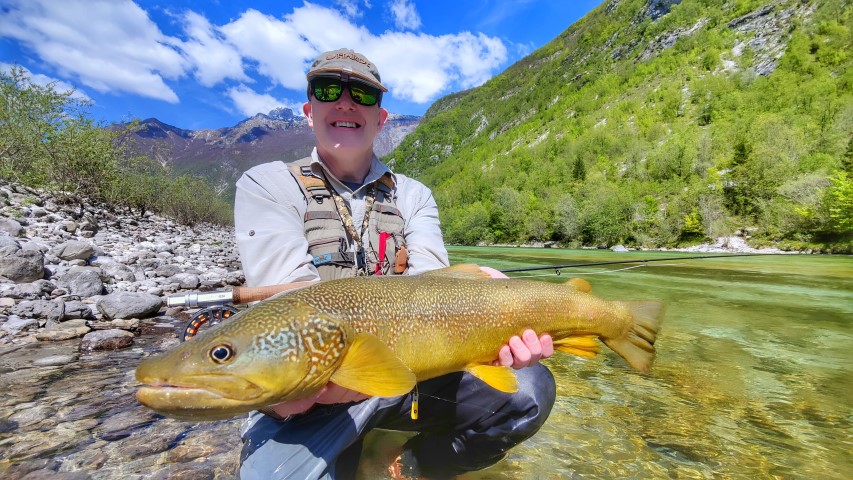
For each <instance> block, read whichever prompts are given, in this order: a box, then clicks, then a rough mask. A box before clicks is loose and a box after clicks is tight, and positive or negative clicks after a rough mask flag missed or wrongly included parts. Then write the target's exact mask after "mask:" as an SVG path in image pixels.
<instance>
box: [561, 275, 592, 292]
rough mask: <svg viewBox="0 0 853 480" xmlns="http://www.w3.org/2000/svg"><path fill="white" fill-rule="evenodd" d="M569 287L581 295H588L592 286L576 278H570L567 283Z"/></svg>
mask: <svg viewBox="0 0 853 480" xmlns="http://www.w3.org/2000/svg"><path fill="white" fill-rule="evenodd" d="M567 283H568V284H569V285H571V286H572V287H574V288H575V290H577V291H579V292H583V293H589V292H591V291H592V285H590V284H589V282H587V281H586V280H584V279H582V278H578V277H574V278H570V279H569V281H568V282H567Z"/></svg>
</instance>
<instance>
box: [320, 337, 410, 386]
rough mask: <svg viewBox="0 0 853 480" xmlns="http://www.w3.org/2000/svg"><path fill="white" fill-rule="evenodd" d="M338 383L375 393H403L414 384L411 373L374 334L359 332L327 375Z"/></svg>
mask: <svg viewBox="0 0 853 480" xmlns="http://www.w3.org/2000/svg"><path fill="white" fill-rule="evenodd" d="M330 380H331V381H333V382H335V383H337V384H338V385H340V386H342V387H344V388H348V389H350V390H355V391H357V392H361V393H363V394H365V395H370V396H375V397H395V396H397V395H405V394H407V393H409V392H410V391H412V389H413V388H415V383H416V382H417V380H416V379H415V374H414V373H412V371H411V370H410V369H409V367H407V366H406V365H405V364H404V363H403V362H402V360H400V359H399V358H398V357H397V355H395V354H394V352H392V351H391V349H390V348H388V346H387V345H385V344H384V343H382V342H381V341H379V339H378V338H376V337H374V336H373V335H370V334H366V333H359V334H358V335H356V337H355V339H354V340H353V343H352V345H350V348H349V350H347V353H346V356H344V359H343V361H342V362H341V365H340V367H338V369H337V370H335V373H333V374H332V377H331V378H330Z"/></svg>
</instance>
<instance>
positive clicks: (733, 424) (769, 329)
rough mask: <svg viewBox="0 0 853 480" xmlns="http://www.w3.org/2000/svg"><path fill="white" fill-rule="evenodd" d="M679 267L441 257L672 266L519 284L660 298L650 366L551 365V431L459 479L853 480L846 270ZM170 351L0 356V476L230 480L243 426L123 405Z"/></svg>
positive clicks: (152, 340) (460, 251)
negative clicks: (151, 357) (661, 315)
mask: <svg viewBox="0 0 853 480" xmlns="http://www.w3.org/2000/svg"><path fill="white" fill-rule="evenodd" d="M691 256H695V255H690V254H678V253H672V252H628V253H614V252H609V251H589V250H560V249H528V248H509V247H507V248H462V247H454V248H451V259H452V262H453V263H464V262H474V263H479V264H481V265H489V266H492V267H495V268H498V269H509V268H516V267H525V266H532V265H558V264H568V263H586V262H604V261H618V260H626V259H640V258H645V259H654V258H669V257H686V258H685V259H681V260H667V261H661V262H650V263H645V264H625V265H607V266H595V267H583V268H565V269H563V270H561V271H560V275H555V274H554V273H555V272H554V271H553V270H550V271H541V272H529V273H527V275H543V274H544V275H543V276H536V277H533V278H534V279H536V280H541V281H555V282H561V281H565V279H567V278H568V277H571V276H579V277H583V278H585V279H587V280H589V281H590V282H591V284H592V286H593V293H595V294H596V295H598V296H600V297H603V298H607V299H619V300H629V299H637V300H639V299H660V300H663V301H664V302H665V303H666V304H667V314H666V320H665V322H664V327H663V331H662V332H661V335H660V336H659V337H658V342H657V344H656V346H657V348H658V358H657V362H656V364H655V366H654V368H653V370H652V373H651V374H649V375H644V374H640V373H637V372H635V371H633V370H631V369H630V368H629V367H627V366H626V365H625V363H624V362H623V361H622V360H621V359H619V358H618V357H617V356H616V355H615V354H614V353H612V352H610V351H609V350H607V349H606V348H605V349H604V350H605V351H604V353H603V354H602V355H599V356H598V357H597V358H595V359H591V360H586V359H582V358H577V357H573V356H569V355H565V354H561V353H557V354H555V355H554V356H553V357H552V358H551V359H549V360H547V365H548V366H549V367H550V368H551V370H552V371H553V372H554V374H555V377H556V378H557V385H558V398H557V402H556V405H555V407H554V410H553V411H552V413H551V416H550V418H549V420H548V422H547V423H546V424H545V426H544V427H543V428H542V430H540V432H539V433H538V434H537V435H535V436H534V437H533V438H531V439H529V440H528V441H526V442H525V443H523V444H522V445H520V446H518V447H516V448H515V449H513V450H512V451H511V452H510V453H509V455H508V456H507V458H506V459H505V460H504V461H502V462H500V463H499V464H497V465H495V466H493V467H491V468H489V469H487V470H485V471H482V472H476V473H472V474H468V475H466V476H465V478H469V479H487V478H488V479H492V478H494V479H516V478H525V479H528V478H535V479H538V478H541V479H562V478H581V479H594V478H732V479H734V478H743V479H753V478H767V479H771V478H774V479H775V478H786V479H789V478H803V479H811V478H822V479H824V478H828V479H846V478H851V477H853V461H851V458H853V457H851V455H850V451H851V450H853V448H851V447H853V445H851V433H852V432H851V420H853V327H851V319H853V257H849V256H806V255H779V256H776V255H773V256H749V257H739V258H705V259H695V260H689V259H687V258H689V257H691ZM513 275H521V274H513ZM176 342H177V340H175V339H174V338H171V337H169V336H165V337H163V336H161V337H157V336H150V335H149V336H142V337H138V338H137V341H136V344H135V346H134V347H132V348H130V349H127V350H124V351H119V352H111V353H96V354H78V353H76V352H75V351H74V348H73V347H74V345H75V344H74V343H73V342H56V343H51V344H44V343H39V344H28V345H23V346H20V347H12V348H6V349H5V350H4V351H2V352H0V408H2V410H0V477H2V478H10V479H13V478H23V477H24V476H25V475H27V474H28V473H29V474H30V475H31V478H58V479H73V480H77V479H86V478H94V479H101V478H103V479H114V478H115V479H118V478H122V479H124V478H138V479H143V478H145V479H148V478H186V479H196V478H199V479H200V478H205V479H206V478H223V479H224V478H234V476H235V467H236V462H237V454H238V450H239V437H238V435H237V429H238V427H239V420H230V421H223V422H210V423H200V424H193V423H185V422H177V421H173V420H169V419H163V418H162V417H160V416H158V415H155V414H152V413H150V412H148V411H146V410H145V409H143V408H142V407H140V406H139V405H137V404H136V402H135V400H134V398H133V392H134V390H135V388H136V383H135V381H134V380H133V369H134V368H135V366H136V364H137V363H138V361H139V359H140V358H142V357H143V356H144V355H148V354H150V353H151V352H154V351H158V350H162V349H164V348H168V347H169V346H171V345H174V344H175V343H176ZM63 356H64V357H66V358H67V357H69V356H71V357H73V358H75V360H74V361H73V362H68V361H63V360H62V358H63ZM405 438H406V437H405V435H404V434H400V433H394V432H374V433H371V434H370V435H369V437H368V440H367V442H366V444H365V451H364V455H363V457H362V465H361V468H360V472H359V473H360V475H359V476H360V477H361V478H365V479H369V478H382V476H383V475H384V468H385V466H386V465H387V457H388V455H389V452H393V451H394V448H395V447H396V446H397V445H399V444H401V443H402V442H403V441H404V440H405ZM51 472H59V473H58V474H53V476H51V475H50V474H51ZM33 475H35V477H33ZM38 475H43V477H42V476H38Z"/></svg>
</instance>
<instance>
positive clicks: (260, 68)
mask: <svg viewBox="0 0 853 480" xmlns="http://www.w3.org/2000/svg"><path fill="white" fill-rule="evenodd" d="M0 2H2V3H3V9H4V10H3V15H0V37H8V38H12V39H15V40H17V41H19V42H20V43H21V44H22V45H23V47H24V48H25V49H28V50H29V51H30V52H32V53H33V54H34V56H37V57H38V60H39V61H40V62H42V63H43V64H45V65H48V66H50V67H51V68H54V69H55V70H56V72H57V75H58V76H59V77H60V78H65V79H72V80H73V83H77V84H81V85H84V86H86V87H89V88H92V89H95V90H97V91H101V92H127V93H131V94H136V95H141V96H145V97H148V98H155V99H159V100H164V101H167V102H174V103H177V102H178V97H177V94H176V93H175V91H174V90H173V89H172V87H171V86H170V85H168V84H167V81H168V82H177V81H179V80H181V81H183V80H184V79H186V78H188V75H189V74H192V76H193V77H194V79H195V81H196V82H197V83H198V84H199V85H201V86H203V87H213V86H216V85H221V84H223V83H224V84H225V88H226V89H227V88H229V87H230V90H228V91H227V94H228V95H227V97H228V98H230V99H231V100H232V101H234V102H235V105H237V108H239V109H240V110H241V111H243V112H246V111H247V110H251V111H252V114H254V113H257V112H259V111H260V112H266V111H269V109H270V108H267V107H268V106H270V105H281V104H282V103H283V102H281V101H278V100H276V99H275V98H273V97H272V96H269V95H265V94H258V93H255V92H254V91H252V90H251V89H249V88H248V87H246V85H247V84H250V83H252V82H253V81H254V80H259V81H260V84H262V85H263V84H266V83H267V81H268V82H270V83H271V84H272V85H274V86H281V87H284V88H286V89H290V90H294V91H296V92H298V95H299V96H298V98H299V100H301V99H302V96H303V95H304V94H303V93H302V92H304V90H305V73H306V71H307V70H308V68H309V66H310V64H311V62H312V61H313V60H314V58H316V56H317V55H319V54H320V53H321V52H324V51H327V50H334V49H338V48H351V49H353V50H356V51H358V52H361V53H363V54H365V55H367V57H368V58H370V59H371V60H372V61H374V62H375V63H376V64H377V66H378V67H379V70H380V72H381V73H382V81H383V83H384V84H386V86H388V87H389V88H390V90H391V92H390V95H391V96H392V97H394V98H397V99H402V100H407V101H412V102H416V103H427V102H430V101H432V100H435V99H436V98H437V97H438V96H440V95H442V94H445V93H447V92H449V91H453V90H458V89H461V88H470V87H473V86H476V85H479V84H481V83H483V82H485V81H486V80H488V79H489V78H491V76H492V74H493V72H494V71H495V70H496V69H497V68H499V67H500V66H501V65H502V64H504V63H505V62H506V60H507V47H506V46H505V44H504V42H502V41H501V40H500V39H498V38H496V37H489V36H487V35H483V34H477V33H470V32H461V33H456V34H448V35H441V36H435V35H429V34H426V33H422V32H413V31H411V30H412V29H415V28H420V17H419V15H418V13H417V11H416V10H415V7H414V3H413V1H412V0H405V1H403V0H393V2H394V3H393V6H392V8H394V9H397V10H395V11H396V12H397V13H395V19H396V21H397V23H398V27H399V28H398V30H397V31H391V30H389V31H386V32H383V33H376V34H375V33H372V32H370V31H369V30H368V29H367V28H365V27H364V26H361V25H358V24H357V23H355V22H354V21H353V18H356V17H358V16H359V15H360V14H358V13H357V10H358V8H360V6H363V8H371V6H370V3H369V2H368V1H365V0H361V1H358V0H338V5H339V6H340V8H327V7H322V6H319V5H315V4H312V3H309V2H305V3H304V4H302V5H301V6H299V7H296V8H294V9H293V11H292V12H291V13H289V14H287V15H284V16H282V17H275V16H271V15H267V14H264V13H262V12H260V11H258V10H255V9H248V10H246V11H244V12H243V13H242V14H240V15H239V16H238V17H237V18H235V19H233V20H231V21H229V22H228V23H225V24H223V25H217V24H211V22H210V20H208V19H207V18H205V17H204V16H202V15H201V14H199V13H196V12H193V11H187V12H185V13H182V14H180V15H178V16H176V17H175V18H178V19H179V21H180V24H181V26H182V28H183V30H182V32H181V33H180V36H181V38H175V37H171V36H167V35H165V34H164V33H163V32H162V31H161V30H160V28H159V27H158V26H157V25H156V24H155V23H154V22H153V21H152V20H151V19H150V18H149V17H148V14H147V13H146V12H145V11H144V10H142V9H141V8H140V7H139V6H138V5H136V4H135V3H132V2H131V1H130V0H91V1H87V0H63V3H62V8H57V6H56V4H55V3H54V2H53V0H0ZM350 7H351V8H350ZM400 28H403V29H408V31H400V30H399V29H400ZM261 77H265V78H261ZM234 85H239V86H236V87H235V86H234ZM187 88H188V89H189V88H192V86H191V85H190V86H187ZM273 108H274V107H273Z"/></svg>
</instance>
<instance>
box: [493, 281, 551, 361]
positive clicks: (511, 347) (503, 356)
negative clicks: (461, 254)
mask: <svg viewBox="0 0 853 480" xmlns="http://www.w3.org/2000/svg"><path fill="white" fill-rule="evenodd" d="M480 270H482V271H484V272H486V273H488V274H489V275H491V276H492V278H508V277H507V276H506V275H504V274H503V273H501V272H500V271H498V270H495V269H494V268H491V267H480ZM553 354H554V342H553V340H552V339H551V335H548V334H547V333H546V334H545V335H542V336H541V337H540V336H537V335H536V332H534V331H533V330H530V329H527V330H525V331H524V332H523V333H522V334H521V337H519V336H518V335H515V336H513V337H512V338H510V339H509V342H507V344H506V345H504V346H503V347H501V349H500V351H498V359H497V360H495V361H494V362H492V364H493V365H500V366H504V367H512V368H514V369H516V370H518V369H519V368H524V367H532V366H533V365H536V364H537V363H539V360H541V359H543V358H548V357H550V356H551V355H553Z"/></svg>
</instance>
